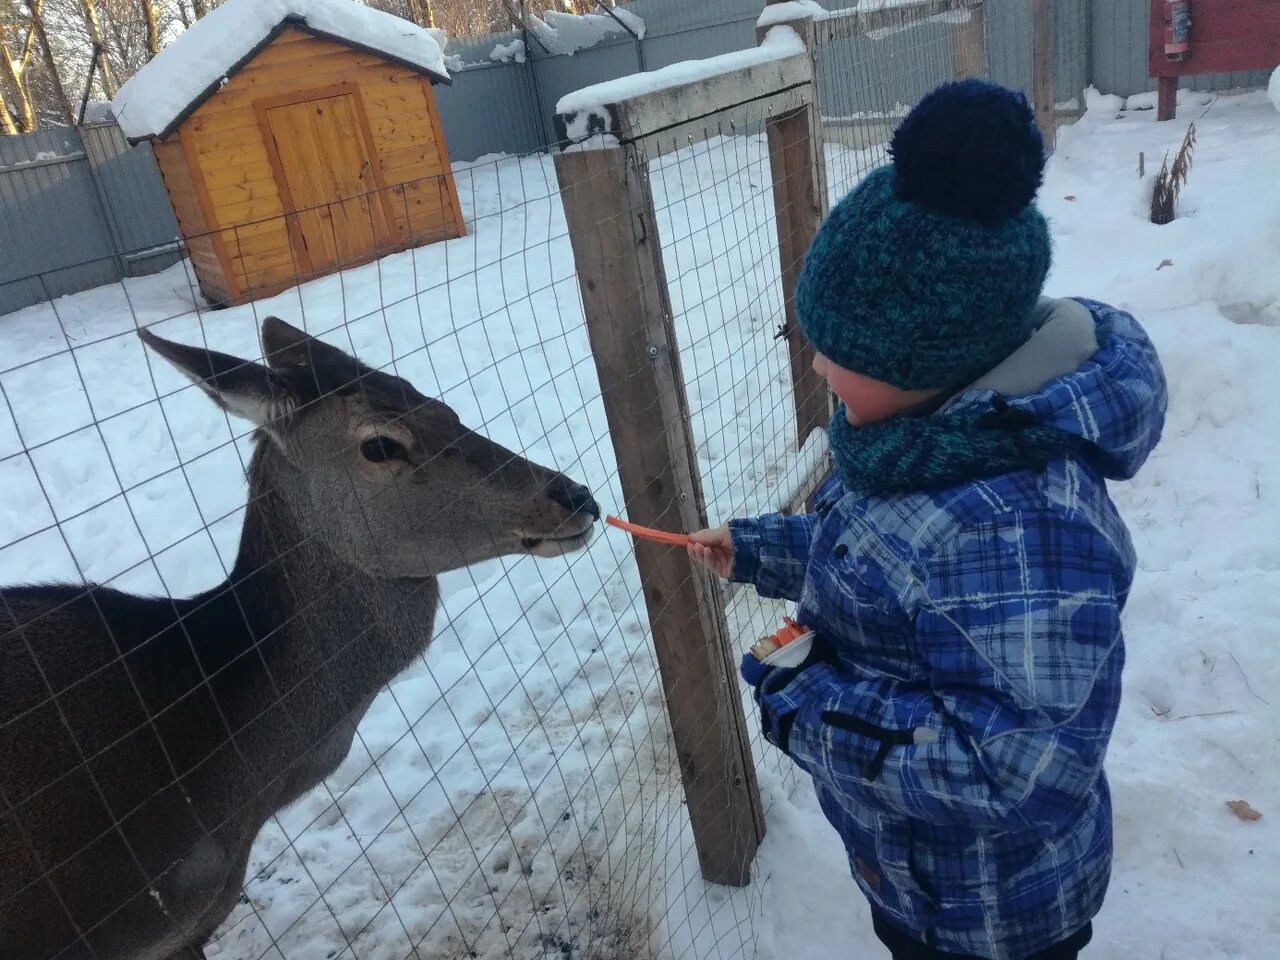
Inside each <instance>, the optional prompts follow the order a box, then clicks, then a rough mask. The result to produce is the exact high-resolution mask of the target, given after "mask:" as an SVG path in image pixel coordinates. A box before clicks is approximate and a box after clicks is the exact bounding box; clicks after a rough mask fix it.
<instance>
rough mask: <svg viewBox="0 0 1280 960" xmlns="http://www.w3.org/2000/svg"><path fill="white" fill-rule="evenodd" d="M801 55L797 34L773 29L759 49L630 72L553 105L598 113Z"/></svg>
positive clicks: (566, 111) (564, 112)
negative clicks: (609, 107)
mask: <svg viewBox="0 0 1280 960" xmlns="http://www.w3.org/2000/svg"><path fill="white" fill-rule="evenodd" d="M804 52H805V46H804V41H803V40H801V39H800V34H798V33H796V32H795V31H794V30H792V29H791V28H790V27H784V26H783V27H774V28H773V29H772V30H770V31H769V32H768V33H767V34H766V35H765V38H764V41H763V42H762V43H761V44H760V46H758V47H752V48H751V49H749V50H738V51H735V52H733V53H725V54H721V55H720V56H718V57H708V58H707V59H705V60H683V61H681V62H680V63H673V64H671V66H669V67H663V68H662V69H661V70H650V71H648V72H646V73H633V74H631V75H630V76H626V77H619V78H618V79H616V80H606V81H604V82H603V83H596V84H592V85H591V86H589V87H583V88H582V89H581V90H575V91H573V92H572V93H566V94H565V95H564V96H563V97H561V98H560V101H559V102H558V103H557V104H556V113H558V114H561V115H567V114H573V113H584V112H591V111H597V112H601V111H603V109H604V106H605V105H606V104H616V103H622V102H624V101H626V100H633V99H635V98H636V97H643V96H647V95H649V94H652V93H659V92H661V91H663V90H670V89H672V88H673V87H683V86H687V85H688V84H691V83H698V82H700V81H703V80H709V79H711V78H712V77H718V76H720V75H722V74H726V73H734V72H736V71H738V70H742V69H744V68H747V67H756V66H761V65H763V64H767V63H773V62H776V61H779V60H786V59H787V58H789V57H794V56H796V55H797V54H803V53H804Z"/></svg>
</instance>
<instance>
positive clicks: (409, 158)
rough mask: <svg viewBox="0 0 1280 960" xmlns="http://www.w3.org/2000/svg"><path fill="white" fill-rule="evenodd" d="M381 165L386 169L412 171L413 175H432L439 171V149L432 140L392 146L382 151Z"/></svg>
mask: <svg viewBox="0 0 1280 960" xmlns="http://www.w3.org/2000/svg"><path fill="white" fill-rule="evenodd" d="M382 167H383V169H384V170H387V171H392V170H395V171H404V170H411V171H414V176H415V177H419V178H420V177H432V176H435V175H436V174H438V173H440V172H441V166H440V151H439V149H438V147H437V146H436V144H435V143H434V142H429V143H418V144H410V145H409V146H407V147H394V148H392V149H388V150H384V152H383V153H382Z"/></svg>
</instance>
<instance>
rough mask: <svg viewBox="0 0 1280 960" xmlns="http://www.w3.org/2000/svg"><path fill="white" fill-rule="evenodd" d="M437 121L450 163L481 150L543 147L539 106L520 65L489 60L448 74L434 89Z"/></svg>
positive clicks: (516, 151) (522, 150) (517, 151)
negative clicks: (449, 83)
mask: <svg viewBox="0 0 1280 960" xmlns="http://www.w3.org/2000/svg"><path fill="white" fill-rule="evenodd" d="M435 93H436V104H437V105H438V106H439V109H440V126H441V128H442V129H443V131H444V139H445V142H446V143H447V144H448V145H449V157H450V159H452V160H453V161H454V162H457V161H462V160H474V159H476V158H477V157H480V156H483V155H485V154H487V153H514V154H525V153H532V152H533V151H535V150H540V149H542V148H543V147H545V146H546V143H547V137H546V134H545V132H544V130H543V124H542V121H541V119H540V118H541V114H542V112H543V111H542V110H541V108H540V107H539V106H538V104H537V102H536V100H535V99H534V94H533V86H532V84H531V82H530V78H529V76H528V71H527V70H526V69H525V65H524V64H519V63H514V62H513V63H490V64H479V65H475V66H469V67H466V68H464V69H462V70H455V71H454V73H453V85H452V86H448V87H446V86H444V85H440V86H437V87H436V88H435Z"/></svg>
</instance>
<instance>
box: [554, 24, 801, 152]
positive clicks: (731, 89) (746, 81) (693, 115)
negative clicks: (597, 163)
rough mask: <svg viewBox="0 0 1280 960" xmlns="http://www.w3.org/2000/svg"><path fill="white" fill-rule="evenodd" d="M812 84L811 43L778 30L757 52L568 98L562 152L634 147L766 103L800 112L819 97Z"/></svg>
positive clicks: (680, 66) (559, 113) (692, 63)
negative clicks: (704, 120)
mask: <svg viewBox="0 0 1280 960" xmlns="http://www.w3.org/2000/svg"><path fill="white" fill-rule="evenodd" d="M812 81H813V64H812V61H811V60H810V58H809V55H808V52H807V50H806V48H805V44H804V41H803V40H802V39H801V38H800V35H799V34H798V33H796V31H795V30H793V29H792V28H791V27H788V26H776V27H773V28H772V29H770V30H769V31H768V33H767V34H766V36H765V38H764V40H763V42H762V43H761V44H760V45H759V46H758V47H755V48H753V49H750V50H740V51H736V52H734V53H726V54H723V55H721V56H718V57H709V58H707V59H705V60H685V61H682V62H680V63H673V64H672V65H671V66H669V67H663V68H662V69H661V70H651V71H648V72H645V73H636V74H632V75H630V76H626V77H619V78H618V79H616V80H607V81H605V82H604V83H597V84H593V85H592V86H589V87H583V88H582V89H580V90H575V91H574V92H572V93H568V94H566V95H565V96H563V97H561V98H560V102H559V103H557V104H556V132H557V135H558V139H559V140H560V142H561V144H562V145H565V146H566V147H574V146H576V147H578V148H579V149H581V148H582V147H583V146H597V147H599V146H614V145H617V144H618V143H633V142H636V141H638V140H641V139H643V138H645V137H646V136H648V135H651V134H654V133H656V132H658V131H664V130H669V129H670V128H672V127H675V126H678V125H680V124H682V123H688V122H689V121H691V120H695V119H697V118H699V117H705V116H709V115H710V114H714V113H718V112H720V111H723V110H728V109H731V108H733V107H735V106H738V105H740V104H743V103H747V102H751V101H758V100H761V99H762V98H764V97H770V96H773V97H777V98H781V99H783V100H786V101H787V102H786V104H783V103H782V102H781V101H780V102H778V103H775V104H762V105H761V110H762V111H763V110H765V109H768V108H769V107H771V106H772V107H774V108H776V109H783V108H791V109H794V108H795V107H798V106H802V105H803V104H804V103H805V102H807V101H808V99H809V98H810V97H811V94H812V91H811V87H812ZM788 95H789V96H788Z"/></svg>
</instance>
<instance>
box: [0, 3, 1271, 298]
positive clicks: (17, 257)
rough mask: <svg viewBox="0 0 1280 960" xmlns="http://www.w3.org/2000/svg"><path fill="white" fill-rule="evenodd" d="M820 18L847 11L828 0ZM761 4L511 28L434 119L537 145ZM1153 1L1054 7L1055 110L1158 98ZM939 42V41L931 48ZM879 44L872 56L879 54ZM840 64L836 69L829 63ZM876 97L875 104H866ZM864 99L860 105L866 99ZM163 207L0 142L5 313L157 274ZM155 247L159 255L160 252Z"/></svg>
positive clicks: (153, 187) (993, 70)
mask: <svg viewBox="0 0 1280 960" xmlns="http://www.w3.org/2000/svg"><path fill="white" fill-rule="evenodd" d="M824 5H826V6H828V7H829V8H835V7H848V6H856V2H855V0H836V2H834V3H832V2H828V3H826V4H824ZM762 6H763V0H699V2H690V0H633V2H631V3H629V4H627V5H626V8H627V9H628V10H629V11H630V12H632V13H634V14H635V15H636V16H638V17H640V18H641V19H642V20H643V21H644V23H645V28H646V29H645V34H644V36H643V38H637V37H634V36H632V35H630V34H629V33H628V32H626V31H624V30H623V29H621V28H620V29H619V30H618V31H617V32H616V33H614V34H613V35H612V36H611V37H610V38H609V39H607V40H606V41H604V42H602V43H600V44H598V45H596V46H594V47H591V48H589V49H586V50H580V51H577V52H576V53H574V54H573V55H557V54H554V53H552V52H551V51H549V50H547V49H546V48H545V47H544V46H542V45H541V44H540V43H539V42H538V40H537V39H536V38H534V37H532V36H525V35H523V34H522V33H518V32H513V33H509V34H501V35H496V36H492V37H487V38H485V39H484V40H483V41H476V42H472V43H469V44H463V45H459V47H458V48H457V49H454V48H453V47H451V48H450V53H451V54H453V55H454V56H455V57H456V60H455V61H454V62H455V64H460V65H455V66H454V68H453V71H452V72H453V75H454V83H453V85H452V86H450V87H438V88H437V98H438V101H439V105H440V114H441V123H442V126H443V127H444V133H445V138H446V140H447V141H448V144H449V152H450V155H451V156H452V158H453V160H454V161H455V162H458V161H466V160H474V159H476V158H477V157H480V156H483V155H486V154H493V153H508V154H527V153H532V152H535V151H538V150H542V149H545V147H546V145H547V144H549V143H552V142H553V141H554V139H555V134H554V131H553V129H552V125H551V123H552V116H553V113H554V109H555V104H556V101H557V100H559V99H560V97H561V96H563V95H564V94H565V93H568V92H569V91H571V90H575V89H578V88H579V87H583V86H586V85H588V84H591V83H597V82H599V81H602V80H609V79H612V78H614V77H619V76H624V75H626V74H630V73H634V72H636V71H639V70H654V69H657V68H660V67H664V66H667V65H669V64H672V63H676V62H679V61H681V60H689V59H697V58H703V57H709V56H715V55H716V54H720V53H727V52H729V51H732V50H741V49H744V48H746V47H749V46H753V45H754V44H755V22H756V18H757V17H758V16H759V13H760V9H761V7H762ZM986 10H987V13H986V33H987V50H988V57H989V64H990V74H991V76H992V78H993V79H996V80H998V81H1001V82H1003V83H1006V84H1008V85H1011V86H1015V87H1021V88H1024V89H1027V88H1029V87H1030V85H1031V69H1032V65H1031V48H1032V44H1031V13H1030V4H1029V3H1027V2H1026V0H986ZM1146 18H1147V2H1146V0H1058V2H1056V3H1055V18H1054V19H1055V33H1056V39H1055V47H1056V50H1057V56H1056V59H1057V63H1056V70H1057V74H1056V76H1057V88H1058V89H1057V99H1058V100H1059V101H1061V102H1063V103H1064V104H1067V103H1069V102H1070V101H1072V100H1073V99H1077V98H1078V97H1079V96H1080V93H1081V91H1082V90H1083V88H1084V87H1085V86H1087V85H1088V84H1089V83H1092V84H1093V85H1095V86H1097V87H1098V88H1099V89H1101V90H1103V91H1104V92H1108V93H1118V94H1121V95H1129V94H1133V93H1140V92H1143V91H1146V90H1150V89H1153V88H1154V83H1153V82H1152V81H1150V80H1149V79H1148V78H1147V76H1146V57H1147V53H1146V22H1147V19H1146ZM949 29H950V28H949V26H948V25H946V24H943V23H938V24H926V25H922V26H918V27H915V28H913V29H912V30H911V31H909V32H908V33H902V34H898V35H895V36H888V37H881V38H877V39H874V40H870V39H867V38H856V39H851V40H847V41H841V42H842V43H845V44H848V50H847V51H844V52H842V53H841V55H840V56H839V57H832V58H830V60H829V62H830V63H832V64H837V65H838V64H841V63H845V64H861V65H863V67H864V68H865V65H867V64H868V63H876V62H878V63H882V64H884V63H892V62H894V60H895V58H906V57H908V56H910V55H911V52H912V48H913V47H914V48H917V50H918V48H919V46H920V45H921V44H929V46H930V49H931V50H933V49H935V48H936V50H937V51H938V55H939V56H944V57H945V56H950V53H949V50H950V47H949V43H948V42H946V38H947V37H948V36H949V32H948V31H949ZM515 40H523V41H524V45H525V53H524V57H525V59H524V60H523V62H517V61H515V60H508V61H506V62H500V61H496V60H495V59H494V58H493V56H492V54H493V53H494V51H495V48H496V47H498V46H499V45H509V44H510V43H511V42H512V41H515ZM935 41H936V42H935ZM873 46H874V49H872V47H873ZM824 69H825V70H831V69H839V67H838V66H835V67H831V66H826V67H824ZM888 72H889V73H892V74H894V77H895V79H894V80H893V83H894V84H895V86H896V87H899V88H900V89H894V90H892V91H887V92H886V90H885V89H884V88H883V85H882V84H881V85H879V86H878V88H877V89H876V90H875V91H874V92H873V91H871V90H870V89H865V90H864V89H862V88H860V87H859V86H858V85H856V84H849V83H835V82H831V81H832V80H833V78H830V77H824V78H822V79H823V93H824V95H825V99H824V103H823V107H824V112H825V113H826V114H827V115H828V116H832V117H847V116H853V115H856V114H858V113H859V112H860V111H864V110H871V109H875V108H876V105H877V104H883V103H884V101H885V98H886V95H888V96H889V97H891V98H892V99H890V103H892V102H893V100H895V99H896V100H897V101H898V102H900V103H902V104H904V105H905V104H910V103H912V102H914V101H915V100H916V99H918V98H919V97H920V96H921V95H922V94H923V93H925V92H926V89H927V87H928V86H929V85H930V84H932V83H933V82H934V79H933V76H934V75H933V74H930V75H925V74H924V73H919V74H912V73H910V72H903V71H892V70H891V71H888ZM1265 82H1266V77H1265V75H1264V74H1229V75H1221V76H1206V77H1194V78H1189V85H1193V86H1195V87H1197V88H1201V89H1224V88H1228V87H1234V86H1256V85H1259V84H1262V83H1265ZM872 97H874V100H873V99H871V98H872ZM864 100H865V102H864ZM176 236H177V227H176V224H175V223H174V220H173V214H172V212H171V210H170V207H169V203H168V198H167V197H166V195H165V192H164V187H163V184H162V182H161V180H160V176H159V173H158V172H157V170H156V166H155V160H154V158H153V157H152V155H151V151H150V148H149V147H148V146H146V145H139V146H138V147H135V148H133V149H130V148H129V147H128V146H127V144H126V143H125V141H124V138H123V137H122V136H121V134H120V131H119V130H118V129H117V128H116V127H114V126H113V125H109V124H108V125H96V126H91V127H85V128H83V129H81V130H80V131H78V132H77V131H76V130H69V129H65V128H60V129H53V130H47V131H41V132H38V133H34V134H28V135H26V136H19V137H7V138H0V315H3V314H5V313H8V312H10V311H13V310H17V309H19V308H21V307H23V306H26V305H28V304H31V303H37V302H40V301H42V300H46V299H48V298H50V297H54V296H60V295H62V294H65V293H71V292H74V291H77V290H83V289H87V288H89V287H92V286H96V285H98V284H101V283H109V282H111V281H114V280H118V279H120V278H122V277H126V276H135V275H140V274H144V273H150V272H154V271H156V270H159V269H162V268H163V267H165V266H168V265H169V264H170V263H172V262H173V261H174V260H175V259H176V257H177V255H178V254H177V252H176V250H175V249H174V248H171V247H168V246H166V245H168V244H171V243H172V242H173V241H174V239H175V238H176ZM157 248H159V249H157Z"/></svg>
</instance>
